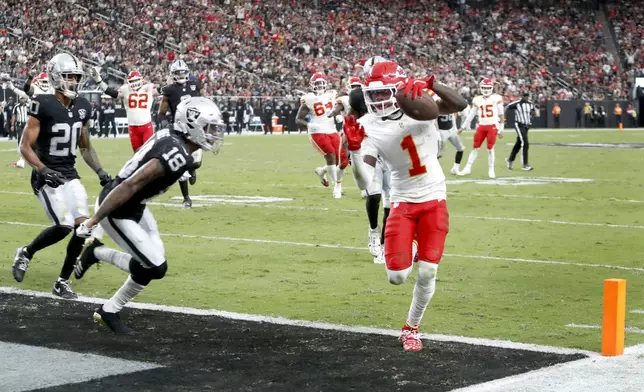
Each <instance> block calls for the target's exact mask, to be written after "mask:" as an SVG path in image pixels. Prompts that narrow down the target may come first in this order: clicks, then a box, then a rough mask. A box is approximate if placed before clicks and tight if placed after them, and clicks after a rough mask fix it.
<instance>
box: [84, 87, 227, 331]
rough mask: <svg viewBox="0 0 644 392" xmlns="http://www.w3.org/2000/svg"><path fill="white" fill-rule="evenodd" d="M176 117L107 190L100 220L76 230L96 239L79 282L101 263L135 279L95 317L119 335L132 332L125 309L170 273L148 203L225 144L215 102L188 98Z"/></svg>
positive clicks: (98, 211) (89, 246)
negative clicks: (106, 240) (198, 155)
mask: <svg viewBox="0 0 644 392" xmlns="http://www.w3.org/2000/svg"><path fill="white" fill-rule="evenodd" d="M175 114H176V116H175V121H174V126H173V127H172V130H169V129H164V130H160V131H158V132H156V133H155V134H154V136H152V138H150V139H149V140H148V141H147V142H146V143H145V144H144V145H143V146H141V148H139V149H138V150H137V152H136V153H135V154H134V156H133V157H132V158H131V159H130V160H129V161H128V162H127V163H126V164H125V166H123V168H122V169H121V171H120V172H119V174H118V175H117V176H116V178H115V179H114V180H113V181H112V182H111V183H110V184H108V185H107V186H106V187H105V188H103V191H102V192H101V194H100V196H99V200H98V201H97V206H96V213H95V215H94V216H93V217H91V218H89V219H88V220H87V221H85V222H84V223H83V224H81V225H80V226H79V227H78V229H77V231H76V232H77V234H78V235H79V236H83V237H89V236H90V235H91V236H92V237H93V238H92V239H90V240H88V241H87V243H86V244H87V245H86V247H85V249H84V250H83V253H82V254H81V257H80V258H79V259H78V262H77V263H76V269H75V275H76V278H77V279H81V278H82V277H83V275H84V274H85V272H86V271H87V269H88V268H89V267H91V266H92V265H93V264H96V263H97V262H98V261H99V260H101V261H105V262H107V263H109V264H113V265H115V266H116V267H118V268H120V269H122V270H123V271H125V272H127V273H129V274H130V276H129V277H128V279H127V280H126V281H125V284H124V285H123V286H122V287H121V288H120V289H119V290H118V291H117V292H116V294H114V296H113V297H112V298H111V299H110V300H109V301H108V302H107V303H105V304H104V305H103V306H101V307H100V308H98V309H97V310H96V312H95V313H94V319H95V320H96V321H97V322H102V323H104V324H105V325H107V326H108V327H109V328H110V329H111V330H112V331H113V332H115V333H127V332H128V329H127V328H126V327H124V326H123V324H122V323H121V320H120V316H119V312H120V311H121V309H122V308H123V306H125V304H126V303H128V302H129V301H131V300H132V299H133V298H134V297H135V296H136V295H137V294H138V293H140V292H141V290H143V289H144V288H145V286H146V285H147V284H148V283H150V281H151V280H153V279H161V278H163V276H164V275H165V273H166V270H167V268H168V263H167V261H166V258H165V250H164V245H163V241H162V240H161V237H160V235H159V230H158V228H157V223H156V221H155V220H154V217H153V216H152V213H151V212H150V210H148V208H147V207H146V203H147V202H148V201H149V200H151V199H153V198H154V197H156V196H158V195H160V194H163V193H164V192H165V191H166V190H167V189H168V188H169V187H170V186H172V185H173V184H174V183H175V182H177V181H178V180H179V179H180V178H181V177H182V175H183V173H185V172H186V171H187V170H191V169H193V168H194V164H195V162H194V158H193V155H192V154H193V153H194V152H195V151H198V150H206V151H211V152H214V153H217V152H218V150H219V148H220V147H221V145H222V143H223V140H224V130H225V124H224V123H223V120H222V116H221V113H220V111H219V109H218V108H217V105H216V104H215V103H214V102H212V101H211V100H209V99H207V98H204V97H194V98H188V99H187V100H184V101H182V102H181V103H180V104H179V105H178V106H177V109H176V112H175ZM99 203H100V205H99ZM99 223H100V225H99ZM97 225H98V228H97ZM101 230H104V231H105V232H106V233H107V234H108V236H109V237H110V238H111V239H112V240H114V242H116V244H118V245H119V246H120V247H121V248H122V249H124V250H125V251H126V252H121V251H118V250H115V249H110V248H108V247H106V246H104V245H103V244H102V243H101V241H100V237H101V236H102V233H99V232H100V231H101Z"/></svg>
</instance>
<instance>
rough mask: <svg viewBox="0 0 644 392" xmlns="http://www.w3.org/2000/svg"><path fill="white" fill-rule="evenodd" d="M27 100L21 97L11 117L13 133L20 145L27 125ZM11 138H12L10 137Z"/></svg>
mask: <svg viewBox="0 0 644 392" xmlns="http://www.w3.org/2000/svg"><path fill="white" fill-rule="evenodd" d="M27 109H28V108H27V99H25V98H24V97H20V101H19V103H18V104H17V105H16V106H14V107H13V111H12V116H11V133H12V134H13V135H15V136H16V139H17V140H18V143H20V138H21V137H22V130H23V129H25V125H27V118H28V117H27ZM10 138H11V136H10Z"/></svg>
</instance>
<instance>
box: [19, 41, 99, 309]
mask: <svg viewBox="0 0 644 392" xmlns="http://www.w3.org/2000/svg"><path fill="white" fill-rule="evenodd" d="M83 74H84V73H83V69H82V65H81V63H80V61H78V59H76V58H75V57H74V56H72V55H70V54H67V53H61V54H58V55H56V56H54V57H53V58H52V59H51V61H50V62H49V64H48V66H47V76H48V78H49V84H50V86H51V88H52V89H54V91H55V93H54V94H42V95H38V96H36V97H34V98H33V99H32V101H31V104H30V108H29V119H28V121H27V126H26V128H25V131H24V134H23V137H22V140H21V142H20V153H21V154H22V156H23V157H24V158H25V160H26V161H27V163H29V164H30V165H31V166H32V167H33V172H32V175H31V185H32V187H33V190H34V193H35V194H36V196H37V197H38V200H40V202H41V204H42V205H43V207H44V209H45V213H46V214H47V217H48V218H49V219H50V220H51V222H52V223H53V226H51V227H48V228H47V229H45V230H43V231H42V232H41V233H40V234H39V235H38V236H37V237H36V238H35V239H34V240H33V242H31V243H30V244H29V245H27V246H23V247H20V248H18V250H17V251H16V257H15V259H14V263H13V268H12V269H13V276H14V278H15V279H16V280H17V281H18V282H22V280H23V279H24V276H25V272H27V267H28V265H29V261H30V260H31V259H32V258H33V256H34V255H35V254H36V252H37V251H39V250H41V249H44V248H46V247H48V246H51V245H53V244H55V243H57V242H59V241H60V240H62V239H63V238H65V237H66V236H67V234H69V233H70V232H71V231H72V230H73V229H74V227H78V225H80V224H81V223H82V222H83V221H85V219H87V218H88V217H89V210H88V208H87V192H86V191H85V188H84V187H83V185H82V184H81V182H80V180H79V179H80V177H79V175H78V172H77V171H76V167H75V166H76V149H77V148H80V153H81V156H82V157H83V159H84V160H85V162H86V163H87V165H88V166H89V167H91V168H92V170H94V171H95V172H96V174H97V175H98V177H99V179H100V182H101V184H105V183H107V182H109V181H110V177H109V175H108V174H107V173H105V171H104V170H103V169H102V168H101V164H100V162H99V160H98V157H97V155H96V151H95V150H94V148H93V147H92V145H91V144H90V139H89V132H88V124H89V118H90V114H91V111H92V107H91V106H90V103H89V102H88V101H87V100H86V99H85V98H83V97H79V96H78V92H77V90H78V87H79V86H80V82H81V79H82V78H83ZM83 243H84V239H83V238H81V237H78V236H77V235H76V234H75V233H74V234H73V236H72V238H71V240H70V241H69V244H68V245H67V254H66V256H65V262H64V263H63V267H62V270H61V271H60V276H59V278H58V280H57V281H56V283H55V284H54V288H53V293H54V294H55V295H57V296H60V297H62V298H66V299H73V298H76V297H77V296H76V294H75V293H74V292H73V291H72V289H71V288H70V286H69V277H70V275H71V273H72V271H73V270H74V264H75V262H76V258H77V257H78V256H79V255H80V253H81V250H82V248H83Z"/></svg>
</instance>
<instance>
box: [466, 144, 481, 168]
mask: <svg viewBox="0 0 644 392" xmlns="http://www.w3.org/2000/svg"><path fill="white" fill-rule="evenodd" d="M478 155H479V149H478V148H474V149H472V152H470V156H469V157H467V164H466V165H465V166H467V167H470V168H471V167H472V165H473V164H474V161H475V160H476V157H477V156H478Z"/></svg>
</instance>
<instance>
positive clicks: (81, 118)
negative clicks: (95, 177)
mask: <svg viewBox="0 0 644 392" xmlns="http://www.w3.org/2000/svg"><path fill="white" fill-rule="evenodd" d="M91 112H92V107H91V105H90V103H89V101H88V100H87V99H85V98H83V97H78V98H76V99H74V101H73V102H72V105H71V106H70V107H69V108H67V107H65V106H64V105H63V104H62V103H61V102H60V101H59V100H58V98H56V96H55V95H53V94H42V95H37V96H35V97H33V98H32V99H31V101H30V102H29V115H30V116H31V117H34V118H36V119H37V120H38V121H40V133H39V134H38V138H37V139H36V142H35V144H34V146H33V147H34V152H35V153H36V155H37V156H38V159H40V161H41V162H42V163H43V164H45V166H47V167H48V168H50V169H52V170H56V171H57V172H60V173H61V174H62V175H63V176H64V177H65V178H66V179H67V180H73V179H75V178H80V177H79V176H78V172H77V171H76V167H75V166H76V149H77V148H78V141H79V140H80V135H81V129H82V128H83V126H84V125H85V124H87V122H88V121H89V116H90V113H91ZM37 180H38V178H37V176H36V172H35V171H34V173H33V174H32V185H33V186H34V190H35V191H38V188H39V187H40V185H42V184H38V181H37Z"/></svg>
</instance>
